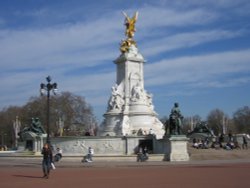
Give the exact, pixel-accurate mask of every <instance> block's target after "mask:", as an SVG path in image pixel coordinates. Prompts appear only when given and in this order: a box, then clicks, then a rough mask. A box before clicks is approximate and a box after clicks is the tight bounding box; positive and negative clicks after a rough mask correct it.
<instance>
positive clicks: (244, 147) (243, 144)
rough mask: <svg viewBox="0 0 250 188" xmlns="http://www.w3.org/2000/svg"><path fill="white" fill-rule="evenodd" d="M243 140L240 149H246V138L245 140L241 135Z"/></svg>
mask: <svg viewBox="0 0 250 188" xmlns="http://www.w3.org/2000/svg"><path fill="white" fill-rule="evenodd" d="M242 139H243V143H242V149H247V148H248V147H247V138H246V135H243V137H242Z"/></svg>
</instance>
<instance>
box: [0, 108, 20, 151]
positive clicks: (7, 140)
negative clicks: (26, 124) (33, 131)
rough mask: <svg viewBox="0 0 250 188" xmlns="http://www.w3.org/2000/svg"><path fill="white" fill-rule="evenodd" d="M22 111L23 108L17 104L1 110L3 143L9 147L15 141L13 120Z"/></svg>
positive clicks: (0, 129) (0, 124)
mask: <svg viewBox="0 0 250 188" xmlns="http://www.w3.org/2000/svg"><path fill="white" fill-rule="evenodd" d="M20 112H21V108H20V107H17V106H10V107H8V108H4V109H3V110H2V111H1V112H0V122H1V123H0V135H1V144H5V145H7V146H8V147H12V144H13V143H14V142H13V141H14V129H13V121H14V120H15V119H16V116H18V114H20ZM2 142H4V143H2Z"/></svg>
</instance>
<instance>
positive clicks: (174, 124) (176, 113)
mask: <svg viewBox="0 0 250 188" xmlns="http://www.w3.org/2000/svg"><path fill="white" fill-rule="evenodd" d="M182 119H183V116H182V115H181V111H180V109H179V104H178V103H174V107H173V108H172V110H171V114H170V115H169V130H170V134H171V135H180V134H181V127H182Z"/></svg>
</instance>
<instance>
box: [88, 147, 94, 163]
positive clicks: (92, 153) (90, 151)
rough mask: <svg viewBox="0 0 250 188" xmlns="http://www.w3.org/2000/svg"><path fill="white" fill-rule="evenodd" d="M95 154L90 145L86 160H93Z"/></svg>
mask: <svg viewBox="0 0 250 188" xmlns="http://www.w3.org/2000/svg"><path fill="white" fill-rule="evenodd" d="M93 155H94V149H93V148H91V147H89V148H88V155H87V159H86V162H93V159H92V157H93Z"/></svg>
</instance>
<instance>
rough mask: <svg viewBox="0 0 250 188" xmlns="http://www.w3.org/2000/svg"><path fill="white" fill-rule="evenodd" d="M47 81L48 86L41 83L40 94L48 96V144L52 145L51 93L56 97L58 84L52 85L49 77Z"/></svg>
mask: <svg viewBox="0 0 250 188" xmlns="http://www.w3.org/2000/svg"><path fill="white" fill-rule="evenodd" d="M46 80H47V82H48V83H47V84H43V83H41V85H40V86H41V87H40V93H41V95H45V94H47V143H48V144H50V91H53V94H54V95H56V92H57V83H50V82H51V77H50V76H48V77H47V78H46ZM46 92H47V93H46Z"/></svg>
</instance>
